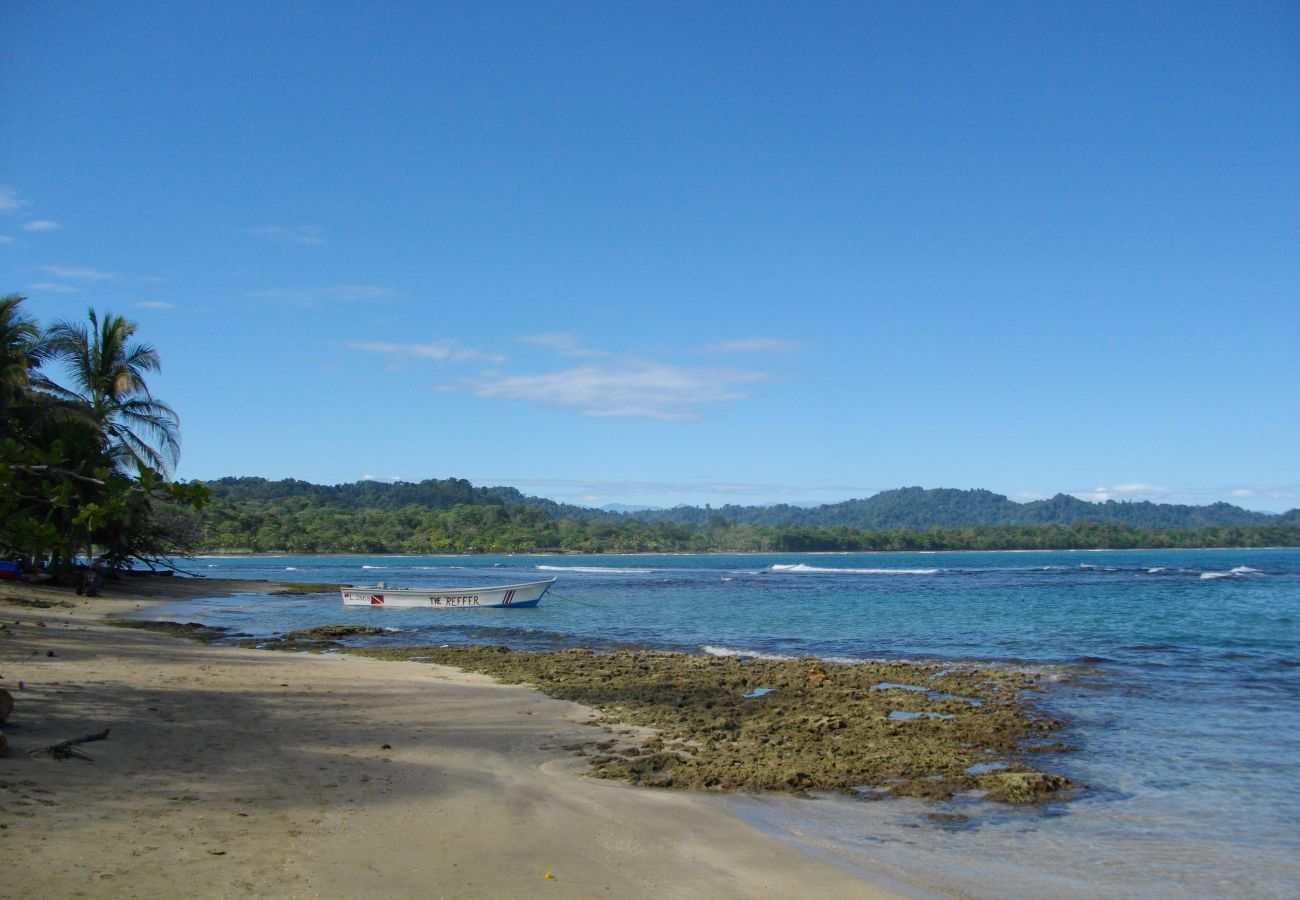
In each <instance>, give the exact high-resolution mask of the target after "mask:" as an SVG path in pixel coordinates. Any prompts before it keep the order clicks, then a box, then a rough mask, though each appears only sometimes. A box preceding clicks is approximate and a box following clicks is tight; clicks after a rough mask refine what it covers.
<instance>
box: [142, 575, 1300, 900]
mask: <svg viewBox="0 0 1300 900" xmlns="http://www.w3.org/2000/svg"><path fill="white" fill-rule="evenodd" d="M193 566H194V568H195V570H196V571H198V572H201V573H202V574H208V575H212V576H217V577H233V578H268V579H277V580H301V581H321V582H341V583H350V584H359V585H361V584H373V583H376V582H378V581H381V580H382V581H384V582H386V583H387V584H389V585H391V586H422V585H424V586H433V585H447V586H457V585H461V584H464V585H485V584H493V583H509V582H513V581H522V580H530V579H537V578H539V577H544V576H550V575H559V581H558V583H557V584H556V586H555V588H554V589H553V591H552V593H551V594H549V595H547V597H546V598H545V599H544V600H543V601H542V604H541V606H540V607H538V608H537V609H522V610H465V611H460V610H449V611H438V612H432V611H421V610H371V609H366V608H361V609H346V610H345V609H344V608H343V606H342V605H341V602H340V600H339V597H338V594H337V593H332V594H328V595H325V594H316V595H312V594H309V595H299V596H291V597H275V596H270V595H267V594H246V595H240V596H237V597H233V598H221V599H217V600H212V601H187V602H185V603H178V604H175V605H174V606H171V607H165V608H164V609H162V610H161V611H159V610H151V611H149V612H148V615H150V616H154V617H161V618H172V619H179V620H184V621H201V622H205V623H207V624H214V625H224V626H227V627H230V628H233V629H235V630H237V631H244V632H248V633H251V634H255V635H267V636H269V635H271V634H275V633H281V632H284V631H287V630H290V629H293V628H301V627H306V626H310V625H314V624H322V623H326V622H343V623H356V624H360V623H366V624H381V625H384V626H386V627H388V628H390V629H392V630H391V631H389V632H387V633H386V634H385V635H383V636H382V637H380V638H377V639H376V641H377V642H379V643H391V644H426V643H437V644H455V643H463V642H492V643H503V644H507V645H509V646H512V647H515V648H520V649H523V648H551V647H572V646H584V647H598V648H600V647H608V648H614V647H626V646H635V647H657V648H671V649H679V650H685V651H688V652H703V653H717V654H725V653H745V654H765V655H774V656H804V655H810V656H821V657H827V658H838V659H869V658H870V659H879V658H888V659H898V658H903V659H924V660H941V661H972V660H978V661H982V662H988V661H992V662H995V663H998V664H1002V665H1011V666H1017V667H1024V668H1029V669H1032V670H1035V671H1038V672H1040V673H1042V674H1043V676H1044V679H1045V690H1044V691H1043V692H1042V695H1041V696H1039V697H1036V698H1035V701H1036V702H1038V703H1039V704H1040V705H1041V706H1043V707H1045V708H1046V709H1047V710H1049V711H1050V712H1052V713H1054V714H1055V715H1057V716H1058V717H1061V718H1064V719H1065V720H1066V721H1068V722H1069V723H1070V726H1069V728H1068V730H1067V731H1066V732H1065V734H1064V739H1065V740H1067V741H1068V742H1070V743H1073V744H1075V745H1076V746H1077V747H1078V748H1079V750H1078V751H1077V752H1075V753H1069V754H1061V755H1058V756H1056V757H1050V758H1047V759H1040V760H1039V761H1040V762H1041V764H1043V765H1045V766H1047V767H1049V768H1051V769H1053V770H1055V771H1061V772H1064V773H1065V774H1067V775H1069V776H1070V777H1071V778H1072V779H1073V780H1075V781H1076V782H1078V783H1079V784H1081V785H1084V788H1083V789H1082V790H1081V792H1080V794H1079V796H1078V797H1077V799H1075V800H1074V801H1073V802H1070V803H1066V804H1057V805H1049V806H1047V807H1041V808H1034V809H1029V810H1022V809H1008V808H1005V807H994V806H992V805H989V804H983V803H981V802H979V801H977V800H975V799H972V798H962V799H958V800H954V801H950V802H948V803H945V804H935V803H927V802H921V801H902V800H899V801H887V802H865V801H859V800H851V799H844V798H819V799H816V800H812V801H810V800H799V799H792V798H785V797H763V798H733V799H732V800H731V801H729V802H730V803H731V805H732V807H733V808H734V809H735V810H736V812H737V813H738V814H739V815H741V816H742V817H744V818H746V819H748V820H750V821H752V822H754V823H755V824H758V825H760V826H761V827H763V828H766V829H769V830H771V831H773V832H776V833H778V834H781V835H783V836H785V837H787V838H788V839H790V840H793V841H796V842H802V843H804V844H805V845H808V846H810V847H812V848H815V849H817V850H819V851H820V852H824V853H829V854H831V855H833V856H835V857H837V858H839V859H841V860H844V861H847V862H849V863H858V864H863V865H866V866H868V867H873V868H877V869H882V868H883V869H886V870H896V872H897V873H899V874H904V873H905V874H907V875H908V876H909V877H912V878H913V879H918V880H919V881H920V882H921V883H923V884H924V885H927V886H930V887H934V888H936V889H940V890H945V891H955V892H960V893H965V894H970V895H973V896H982V897H993V896H999V897H1003V896H1024V897H1042V896H1098V895H1107V896H1134V897H1138V896H1169V895H1178V896H1205V897H1210V896H1252V897H1260V896H1266V897H1293V896H1296V887H1295V886H1296V885H1297V884H1300V841H1298V840H1297V837H1296V835H1297V833H1300V799H1297V798H1298V796H1300V791H1298V790H1297V787H1298V786H1300V762H1298V759H1300V753H1297V749H1298V748H1300V625H1298V624H1297V617H1298V616H1300V550H1212V551H1105V552H1043V553H896V554H833V555H822V554H818V555H799V554H772V555H680V556H679V555H673V556H626V557H619V556H600V557H573V556H555V557H542V556H497V557H491V556H475V557H361V556H357V557H291V556H285V557H212V558H204V559H200V560H197V561H195V562H194V563H193ZM933 812H959V813H962V814H963V815H966V816H968V817H969V819H968V821H966V822H964V823H961V824H958V825H940V824H936V823H934V822H933V821H932V820H931V819H929V818H927V814H928V813H933Z"/></svg>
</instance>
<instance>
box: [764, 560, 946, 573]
mask: <svg viewBox="0 0 1300 900" xmlns="http://www.w3.org/2000/svg"><path fill="white" fill-rule="evenodd" d="M771 571H773V572H791V573H797V574H814V575H938V574H939V570H938V569H838V568H828V567H825V566H809V565H806V564H804V563H795V564H794V565H789V566H787V565H781V564H779V563H778V564H776V565H774V566H772V568H771Z"/></svg>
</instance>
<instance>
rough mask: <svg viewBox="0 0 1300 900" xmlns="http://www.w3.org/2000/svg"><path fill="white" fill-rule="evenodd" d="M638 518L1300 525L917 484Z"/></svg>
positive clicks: (1239, 513) (874, 525) (1207, 509)
mask: <svg viewBox="0 0 1300 900" xmlns="http://www.w3.org/2000/svg"><path fill="white" fill-rule="evenodd" d="M628 515H629V516H630V517H631V518H634V519H637V520H639V521H643V522H679V523H682V524H690V525H701V524H704V523H706V522H708V521H709V519H710V518H712V517H713V516H721V517H722V518H724V519H728V520H730V521H733V522H750V523H756V524H765V525H807V526H812V527H833V526H837V525H845V526H848V527H850V528H864V529H870V530H880V531H893V530H896V529H899V528H913V529H918V528H919V529H924V528H933V527H939V528H964V527H968V526H975V525H1073V524H1074V523H1076V522H1102V523H1105V524H1108V525H1130V526H1132V527H1135V528H1203V527H1207V526H1222V525H1269V524H1292V523H1296V522H1300V509H1293V510H1291V511H1290V512H1287V513H1282V514H1280V515H1270V514H1268V513H1260V512H1251V511H1250V510H1247V509H1242V508H1241V507H1239V506H1233V505H1232V504H1230V503H1214V504H1211V505H1209V506H1186V505H1178V504H1172V503H1151V502H1150V501H1142V502H1116V501H1114V500H1108V501H1106V502H1104V503H1091V502H1089V501H1087V500H1080V499H1079V498H1078V497H1072V496H1070V495H1068V494H1057V495H1056V496H1055V497H1052V498H1051V499H1050V500H1034V501H1030V502H1028V503H1017V502H1015V501H1014V500H1009V499H1008V498H1006V497H1004V496H1003V495H1002V494H995V493H993V492H992V491H983V490H972V491H961V490H953V489H951V488H935V489H931V490H926V489H924V488H919V487H908V488H898V489H897V490H892V491H882V492H880V493H879V494H876V495H874V496H872V497H868V498H866V499H863V500H846V501H844V502H843V503H830V504H826V505H824V506H815V507H800V506H789V505H785V504H781V505H777V506H732V505H728V506H722V507H715V508H708V507H705V508H700V507H697V506H679V507H675V508H673V509H667V510H646V511H642V512H636V513H630V514H628Z"/></svg>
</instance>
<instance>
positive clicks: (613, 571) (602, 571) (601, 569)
mask: <svg viewBox="0 0 1300 900" xmlns="http://www.w3.org/2000/svg"><path fill="white" fill-rule="evenodd" d="M536 568H537V570H538V571H539V572H586V573H587V574H589V575H653V574H654V572H655V570H654V569H619V568H616V567H614V566H537V567H536Z"/></svg>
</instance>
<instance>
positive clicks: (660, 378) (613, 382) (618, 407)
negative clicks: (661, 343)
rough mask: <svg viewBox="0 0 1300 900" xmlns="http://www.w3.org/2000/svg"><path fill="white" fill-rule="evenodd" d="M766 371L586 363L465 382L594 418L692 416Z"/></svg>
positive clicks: (485, 392)
mask: <svg viewBox="0 0 1300 900" xmlns="http://www.w3.org/2000/svg"><path fill="white" fill-rule="evenodd" d="M766 378H767V376H766V375H765V374H764V373H761V372H753V371H747V370H743V369H717V368H698V367H691V366H677V365H669V364H665V363H654V362H623V363H618V364H609V365H587V366H577V367H575V368H570V369H564V370H562V371H559V372H546V373H541V374H535V375H510V374H504V373H486V374H484V375H483V376H481V377H479V378H478V379H474V380H471V381H469V382H468V383H467V385H466V387H467V389H468V390H469V391H470V393H472V394H474V395H475V396H478V397H498V398H501V399H506V400H520V401H523V402H526V403H537V404H540V405H542V406H549V407H555V408H559V409H569V410H573V411H574V412H577V413H580V414H582V415H584V416H591V417H594V418H614V417H618V418H639V419H651V420H654V421H660V422H685V421H696V420H699V419H702V418H704V413H705V411H706V410H707V409H709V408H710V407H714V406H717V405H718V404H720V403H725V402H727V401H731V400H740V399H742V398H744V397H746V396H748V392H747V391H746V390H744V388H743V386H744V385H747V384H753V383H755V382H759V381H763V380H765V379H766Z"/></svg>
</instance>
